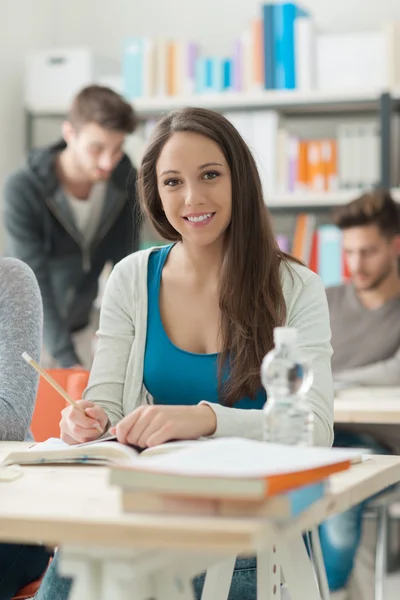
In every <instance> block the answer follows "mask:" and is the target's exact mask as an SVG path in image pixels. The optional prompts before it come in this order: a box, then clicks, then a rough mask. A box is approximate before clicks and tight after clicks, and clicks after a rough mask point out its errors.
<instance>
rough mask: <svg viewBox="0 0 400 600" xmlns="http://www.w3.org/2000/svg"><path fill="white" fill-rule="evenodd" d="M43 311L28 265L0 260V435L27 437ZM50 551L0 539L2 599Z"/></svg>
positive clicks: (35, 573)
mask: <svg viewBox="0 0 400 600" xmlns="http://www.w3.org/2000/svg"><path fill="white" fill-rule="evenodd" d="M42 328H43V313H42V299H41V297H40V292H39V286H38V284H37V281H36V279H35V276H34V274H33V273H32V271H31V270H30V268H29V267H28V266H27V265H26V264H24V263H22V262H20V261H19V260H15V259H13V258H3V259H2V260H0V440H1V441H22V440H24V439H25V437H26V435H27V433H28V428H29V424H30V422H31V418H32V413H33V408H34V406H35V399H36V391H37V384H38V376H37V374H36V372H35V371H34V370H33V369H32V368H31V367H29V365H27V364H26V363H25V361H24V360H23V359H22V356H21V355H22V353H23V352H28V353H29V354H30V355H31V356H32V357H33V358H35V360H39V359H40V352H41V348H42ZM49 557H50V555H49V553H48V552H47V550H46V549H45V548H43V547H42V546H27V545H21V544H0V600H9V599H10V598H12V597H13V596H14V595H15V594H16V593H17V592H18V590H20V589H21V588H22V587H24V586H25V585H27V584H28V583H31V582H32V581H34V580H35V579H38V578H39V577H41V575H43V573H44V571H45V570H46V567H47V565H48V562H49Z"/></svg>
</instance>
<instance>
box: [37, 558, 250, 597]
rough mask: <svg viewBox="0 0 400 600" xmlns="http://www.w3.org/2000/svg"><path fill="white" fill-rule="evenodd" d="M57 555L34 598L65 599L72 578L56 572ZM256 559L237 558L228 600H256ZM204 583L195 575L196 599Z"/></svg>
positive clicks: (202, 579)
mask: <svg viewBox="0 0 400 600" xmlns="http://www.w3.org/2000/svg"><path fill="white" fill-rule="evenodd" d="M57 563H58V556H57V554H56V556H55V557H54V559H53V561H52V563H51V565H50V567H49V569H48V571H47V573H46V575H45V577H44V579H43V582H42V585H41V586H40V589H39V591H38V593H37V594H36V596H35V600H56V599H57V600H67V599H68V597H69V593H70V590H71V586H72V580H71V579H69V578H67V577H60V575H59V574H58V572H57ZM256 569H257V565H256V559H255V558H239V559H238V560H237V561H236V567H235V571H234V574H233V579H232V584H231V589H230V593H229V600H256V596H257V595H256V589H257V577H256ZM203 584H204V575H200V576H199V577H195V579H194V581H193V586H194V590H195V594H196V598H197V600H200V596H201V591H202V589H203Z"/></svg>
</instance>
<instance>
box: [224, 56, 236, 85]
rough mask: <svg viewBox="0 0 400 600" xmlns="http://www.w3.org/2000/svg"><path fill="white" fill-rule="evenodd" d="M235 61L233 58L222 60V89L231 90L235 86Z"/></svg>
mask: <svg viewBox="0 0 400 600" xmlns="http://www.w3.org/2000/svg"><path fill="white" fill-rule="evenodd" d="M232 75H233V61H232V59H231V58H224V59H223V61H222V89H223V90H231V89H232V88H233V80H232Z"/></svg>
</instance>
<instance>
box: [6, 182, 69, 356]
mask: <svg viewBox="0 0 400 600" xmlns="http://www.w3.org/2000/svg"><path fill="white" fill-rule="evenodd" d="M33 185H34V184H32V182H30V181H29V178H28V177H27V176H25V175H24V174H23V173H17V174H16V175H13V176H12V177H11V178H10V179H9V180H8V182H7V183H6V187H5V191H4V206H5V208H4V210H5V214H4V222H5V228H6V252H7V255H8V256H12V257H14V258H19V259H20V260H22V261H24V262H26V263H27V264H28V265H29V266H30V267H31V268H32V270H33V271H34V273H35V275H36V278H37V280H38V283H39V287H40V291H41V294H42V298H43V310H44V344H45V346H46V349H47V351H48V352H49V353H50V354H51V356H53V357H54V358H55V359H56V360H57V361H58V362H59V364H60V366H61V367H71V366H73V365H74V364H76V363H79V359H78V357H77V355H76V353H75V350H74V346H73V343H72V338H71V334H70V332H69V329H68V327H67V325H66V323H65V321H64V319H63V318H62V317H61V315H60V313H59V310H58V308H57V305H56V302H55V297H54V293H53V290H52V288H51V284H50V276H49V267H48V258H47V251H46V247H45V233H44V223H43V215H42V212H41V210H40V207H39V206H36V205H35V201H36V198H35V193H34V190H33V189H32V187H33Z"/></svg>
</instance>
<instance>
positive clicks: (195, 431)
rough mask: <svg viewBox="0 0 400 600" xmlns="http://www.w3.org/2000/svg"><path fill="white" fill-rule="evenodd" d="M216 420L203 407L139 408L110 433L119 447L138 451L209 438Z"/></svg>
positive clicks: (212, 413)
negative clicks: (181, 441)
mask: <svg viewBox="0 0 400 600" xmlns="http://www.w3.org/2000/svg"><path fill="white" fill-rule="evenodd" d="M216 427H217V419H216V416H215V414H214V411H213V410H212V408H210V407H209V406H208V405H207V404H199V405H196V406H157V405H154V406H140V407H139V408H137V409H136V410H134V411H133V412H131V413H130V414H129V415H127V416H126V417H124V418H123V419H122V420H121V421H120V422H119V423H118V425H117V426H116V427H113V428H112V429H111V430H110V433H112V434H114V435H116V436H117V440H118V441H119V442H121V443H122V444H131V445H133V446H139V447H140V448H148V447H151V446H157V445H158V444H163V443H164V442H168V441H170V440H196V439H198V438H199V437H202V436H209V435H212V434H213V433H214V431H215V429H216Z"/></svg>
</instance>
